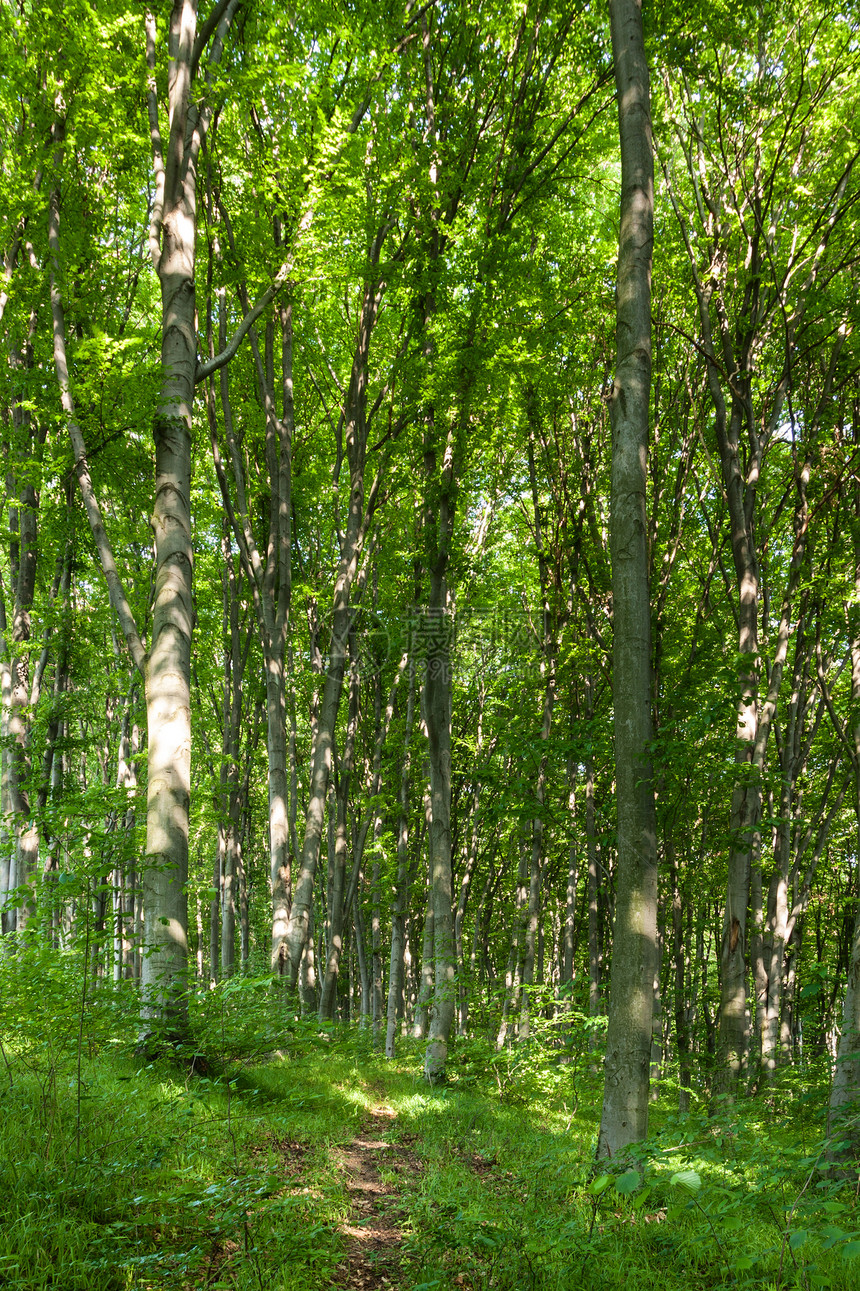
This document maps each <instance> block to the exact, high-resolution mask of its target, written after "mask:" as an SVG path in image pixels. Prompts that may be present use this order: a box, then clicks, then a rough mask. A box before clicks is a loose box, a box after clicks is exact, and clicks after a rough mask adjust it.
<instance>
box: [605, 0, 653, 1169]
mask: <svg viewBox="0 0 860 1291" xmlns="http://www.w3.org/2000/svg"><path fill="white" fill-rule="evenodd" d="M609 12H610V18H611V23H612V48H613V60H614V64H615V79H616V86H617V90H618V115H619V136H620V141H621V172H622V173H621V229H620V235H619V251H618V284H617V296H616V348H617V367H616V376H615V381H614V384H613V390H612V395H611V397H610V405H609V406H610V415H611V419H612V432H613V433H612V439H613V444H612V504H611V532H610V540H611V547H612V592H613V638H614V639H613V687H614V692H613V693H614V704H615V721H614V729H615V765H616V786H617V789H616V793H617V812H618V869H617V894H616V903H615V930H614V937H613V945H612V973H611V988H610V1002H609V1031H608V1034H607V1041H606V1062H605V1069H604V1072H605V1074H604V1091H603V1113H602V1117H601V1124H600V1135H599V1138H598V1148H597V1151H598V1155H599V1156H603V1157H610V1158H612V1157H615V1156H618V1155H619V1154H621V1153H623V1151H624V1149H625V1148H626V1147H627V1146H628V1145H629V1144H630V1143H633V1142H635V1141H637V1140H639V1139H642V1138H644V1137H645V1135H646V1134H647V1132H648V1065H649V1058H650V1052H651V1016H652V1008H653V983H654V965H655V951H656V936H657V928H656V919H657V847H656V826H655V820H654V792H653V785H652V776H651V769H650V764H649V754H648V746H649V744H650V742H651V739H652V726H651V633H650V626H651V613H650V604H649V594H648V553H647V547H646V541H647V517H646V510H645V466H646V458H647V448H648V426H649V396H650V385H651V306H650V301H651V260H652V252H653V204H654V181H653V162H652V153H651V124H650V120H651V118H650V91H649V78H648V64H647V61H646V58H645V46H644V38H643V33H642V12H641V7H640V4H639V2H638V0H610V4H609Z"/></svg>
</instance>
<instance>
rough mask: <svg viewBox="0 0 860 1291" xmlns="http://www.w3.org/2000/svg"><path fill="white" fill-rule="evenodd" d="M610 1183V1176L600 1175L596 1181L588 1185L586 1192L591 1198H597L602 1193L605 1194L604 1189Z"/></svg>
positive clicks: (593, 1180)
mask: <svg viewBox="0 0 860 1291" xmlns="http://www.w3.org/2000/svg"><path fill="white" fill-rule="evenodd" d="M611 1183H612V1175H611V1174H601V1175H599V1176H598V1177H597V1178H596V1179H592V1181H591V1183H590V1184H589V1185H588V1191H589V1192H590V1193H591V1194H592V1196H594V1197H599V1196H600V1194H601V1193H602V1192H606V1189H607V1188H608V1187H609V1185H610V1184H611Z"/></svg>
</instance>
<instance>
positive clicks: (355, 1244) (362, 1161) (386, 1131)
mask: <svg viewBox="0 0 860 1291" xmlns="http://www.w3.org/2000/svg"><path fill="white" fill-rule="evenodd" d="M393 1121H394V1112H393V1111H392V1110H391V1108H390V1107H386V1106H385V1104H382V1103H380V1104H378V1105H377V1106H375V1107H373V1108H371V1110H370V1112H369V1113H368V1115H367V1117H366V1119H365V1121H364V1123H363V1124H362V1126H361V1129H360V1130H359V1132H358V1134H357V1135H356V1137H355V1138H354V1139H353V1141H352V1142H351V1143H350V1144H349V1145H348V1146H346V1147H343V1148H340V1149H338V1151H337V1154H336V1156H337V1160H338V1161H339V1163H340V1165H341V1167H342V1169H343V1170H344V1171H345V1172H346V1176H347V1184H346V1187H347V1191H348V1193H349V1198H350V1202H351V1211H350V1215H349V1218H348V1220H347V1221H346V1222H345V1223H343V1224H342V1225H341V1232H342V1233H343V1237H344V1241H345V1244H346V1255H345V1257H344V1259H343V1260H342V1261H341V1263H340V1264H339V1265H338V1270H337V1277H336V1280H335V1282H334V1283H333V1284H332V1285H333V1286H335V1287H340V1288H350V1289H351V1291H378V1289H380V1288H384V1287H388V1288H398V1287H400V1286H401V1285H402V1284H401V1281H400V1270H401V1259H402V1253H401V1243H402V1240H403V1238H402V1234H401V1231H400V1228H399V1226H398V1224H397V1222H396V1219H395V1218H394V1216H393V1214H392V1211H393V1209H394V1207H395V1206H396V1203H397V1200H398V1195H399V1194H398V1190H397V1186H396V1185H395V1184H394V1183H393V1182H391V1181H390V1180H386V1179H383V1178H382V1175H381V1173H380V1171H383V1172H385V1173H386V1174H391V1173H394V1174H396V1175H398V1176H401V1177H402V1178H403V1180H404V1182H407V1181H408V1180H409V1179H410V1178H413V1177H414V1175H415V1174H416V1173H417V1171H418V1169H419V1163H418V1161H417V1160H416V1158H414V1157H412V1156H411V1155H410V1154H409V1152H408V1150H407V1149H406V1148H404V1147H402V1146H400V1145H399V1144H397V1145H395V1144H392V1143H391V1141H390V1138H391V1130H392V1126H393Z"/></svg>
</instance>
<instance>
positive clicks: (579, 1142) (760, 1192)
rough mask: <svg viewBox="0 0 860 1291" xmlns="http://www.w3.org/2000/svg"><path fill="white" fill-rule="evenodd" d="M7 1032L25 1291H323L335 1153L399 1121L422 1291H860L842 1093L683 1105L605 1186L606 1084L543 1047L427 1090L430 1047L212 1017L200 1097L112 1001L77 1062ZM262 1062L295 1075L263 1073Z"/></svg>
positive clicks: (7, 1205) (334, 1214) (206, 1022)
mask: <svg viewBox="0 0 860 1291" xmlns="http://www.w3.org/2000/svg"><path fill="white" fill-rule="evenodd" d="M228 1004H229V997H228ZM10 1008H11V1006H9V1007H8V1008H7V1011H6V1013H5V1015H4V1017H3V1019H2V1021H3V1024H4V1031H3V1037H4V1050H3V1052H4V1055H5V1064H4V1065H2V1066H0V1077H2V1085H1V1086H0V1117H2V1126H3V1133H2V1138H0V1142H2V1153H0V1287H2V1288H4V1289H5V1288H10V1289H14V1291H44V1289H45V1288H51V1287H56V1288H58V1289H62V1291H96V1289H98V1291H168V1289H170V1291H173V1289H176V1291H179V1289H185V1288H194V1289H195V1291H197V1289H198V1288H213V1291H214V1289H218V1291H223V1289H225V1288H235V1289H236V1291H254V1289H256V1291H262V1289H263V1288H265V1291H306V1289H307V1291H311V1289H313V1291H318V1289H320V1288H325V1287H326V1286H328V1285H330V1284H331V1283H332V1280H333V1279H334V1277H335V1269H336V1266H337V1264H338V1261H339V1260H340V1259H341V1258H342V1255H343V1250H344V1247H343V1242H342V1238H341V1235H340V1229H339V1224H340V1222H341V1221H342V1220H343V1219H344V1218H345V1217H346V1216H347V1214H348V1213H349V1201H348V1198H347V1195H346V1193H345V1189H344V1180H343V1175H342V1172H341V1171H339V1169H338V1167H337V1161H336V1149H337V1147H338V1145H340V1144H344V1143H349V1142H350V1141H351V1139H352V1138H353V1137H354V1135H355V1133H356V1130H357V1128H358V1126H359V1125H360V1124H361V1123H362V1120H363V1118H364V1117H365V1116H366V1114H367V1111H368V1109H369V1108H370V1107H372V1106H373V1105H374V1104H375V1103H377V1102H379V1101H381V1100H384V1101H386V1102H387V1103H388V1104H389V1105H390V1107H391V1108H392V1109H393V1110H394V1111H395V1112H396V1120H395V1121H393V1122H392V1126H391V1134H392V1137H393V1138H394V1140H395V1141H398V1140H399V1142H400V1146H401V1163H400V1168H399V1169H394V1168H391V1169H388V1167H386V1169H387V1174H386V1177H387V1178H389V1179H390V1180H391V1181H392V1184H393V1185H394V1186H396V1187H397V1189H398V1190H399V1202H398V1212H397V1218H398V1220H399V1223H400V1225H401V1228H402V1231H403V1233H404V1247H403V1252H402V1260H403V1265H402V1275H401V1280H400V1282H399V1284H398V1285H399V1286H402V1287H403V1288H405V1289H406V1291H415V1289H416V1288H419V1287H422V1288H424V1289H425V1291H454V1289H455V1288H462V1287H471V1288H475V1289H477V1288H480V1289H481V1291H485V1289H486V1291H527V1289H529V1288H533V1289H534V1291H563V1289H567V1288H571V1289H573V1288H579V1287H588V1288H595V1291H599V1289H600V1288H618V1287H627V1286H630V1287H633V1286H637V1287H638V1286H645V1287H647V1286H648V1285H649V1284H650V1283H654V1284H655V1285H656V1284H659V1286H660V1287H661V1288H665V1289H666V1291H673V1289H675V1288H677V1289H678V1291H682V1289H683V1291H691V1289H695V1288H718V1287H735V1286H737V1287H756V1288H777V1287H780V1288H794V1287H798V1288H812V1287H816V1286H820V1287H830V1288H833V1289H834V1291H853V1289H856V1288H860V1263H858V1260H857V1252H858V1251H860V1213H858V1209H857V1194H856V1188H854V1189H852V1188H851V1187H850V1186H849V1185H847V1184H845V1183H844V1182H843V1181H840V1180H838V1179H832V1178H831V1176H830V1173H829V1171H828V1170H827V1168H826V1166H825V1163H824V1161H823V1158H822V1156H821V1152H820V1148H821V1136H822V1128H823V1127H822V1124H821V1119H820V1118H821V1112H822V1108H823V1105H824V1101H825V1096H826V1087H825V1085H824V1084H823V1083H822V1079H821V1074H820V1073H805V1074H804V1075H803V1076H802V1077H801V1076H800V1075H799V1074H798V1073H796V1072H793V1073H788V1074H787V1075H786V1076H785V1077H784V1078H783V1080H782V1082H781V1083H780V1085H779V1086H778V1087H777V1088H776V1089H775V1090H774V1091H773V1092H772V1094H770V1095H769V1096H768V1097H767V1099H764V1098H760V1099H758V1100H755V1101H751V1102H749V1103H740V1104H736V1105H734V1106H726V1107H725V1108H723V1109H721V1110H720V1111H719V1112H718V1114H716V1115H710V1116H709V1115H707V1114H706V1112H705V1110H704V1109H699V1110H696V1111H694V1112H693V1113H692V1114H690V1115H689V1116H687V1117H685V1118H679V1117H678V1116H677V1114H676V1113H674V1112H673V1106H674V1105H675V1104H676V1090H674V1089H673V1087H672V1085H671V1083H670V1082H668V1081H667V1082H665V1083H664V1084H663V1085H662V1086H661V1090H660V1098H659V1099H658V1101H657V1102H656V1103H655V1104H654V1107H653V1115H652V1138H651V1140H650V1141H649V1142H648V1143H647V1144H644V1145H642V1146H641V1147H640V1148H639V1149H637V1151H636V1153H635V1154H632V1155H631V1157H630V1159H629V1160H626V1161H624V1162H619V1163H617V1164H613V1166H612V1167H611V1168H610V1169H607V1170H602V1169H601V1170H595V1168H594V1164H593V1151H594V1143H595V1139H596V1134H597V1121H598V1115H599V1108H600V1096H601V1087H600V1081H599V1079H598V1078H597V1077H596V1076H594V1075H593V1074H590V1073H589V1071H588V1069H587V1063H586V1062H585V1061H582V1062H579V1063H578V1064H576V1063H573V1064H571V1063H561V1062H560V1061H559V1058H558V1052H557V1051H556V1050H554V1049H552V1048H550V1047H548V1046H547V1047H543V1046H542V1045H541V1044H540V1043H536V1044H534V1045H533V1046H532V1047H531V1048H529V1049H528V1050H526V1051H521V1052H505V1053H503V1054H501V1055H497V1054H496V1053H495V1051H494V1049H493V1048H492V1047H491V1046H490V1045H489V1044H484V1043H482V1042H478V1041H469V1042H461V1043H460V1044H458V1045H457V1046H455V1047H454V1050H453V1055H452V1064H451V1069H450V1080H449V1082H448V1083H447V1084H446V1085H445V1086H444V1087H442V1088H441V1089H430V1088H428V1087H427V1086H426V1085H425V1084H424V1082H423V1080H422V1078H421V1053H420V1051H419V1050H418V1049H417V1048H415V1047H413V1046H412V1045H411V1044H409V1043H404V1044H403V1045H402V1047H401V1054H400V1056H399V1058H398V1059H397V1061H396V1062H394V1063H387V1062H385V1061H384V1059H382V1058H381V1057H380V1056H379V1054H378V1053H376V1052H374V1051H373V1049H372V1047H371V1045H370V1042H369V1038H368V1036H367V1035H366V1034H357V1033H355V1032H353V1033H346V1032H343V1033H333V1034H327V1035H320V1034H319V1033H318V1031H317V1028H316V1027H314V1026H307V1027H303V1026H302V1025H301V1024H297V1023H294V1022H291V1023H290V1026H289V1028H288V1027H287V1026H286V1025H285V1024H284V1023H283V1022H282V1021H281V1022H279V1021H278V1020H277V1016H276V1015H273V1013H272V1011H271V1006H270V1004H269V1002H268V1000H267V999H265V998H264V997H262V996H261V995H260V994H259V993H258V994H257V996H256V997H255V1002H254V1003H253V1007H252V1006H251V1004H249V997H248V995H247V994H246V995H245V996H242V995H237V998H236V1002H235V1007H234V1005H232V1004H229V1007H227V1006H224V1004H223V1001H222V1007H221V1008H220V1010H218V1009H215V1007H214V1005H213V1004H212V1002H211V1001H206V1002H205V1007H204V1009H203V1010H202V1011H198V1016H197V1018H196V1024H197V1026H198V1029H199V1033H200V1034H201V1039H202V1043H201V1047H202V1048H203V1050H204V1051H205V1052H206V1053H207V1054H210V1055H214V1056H216V1057H218V1056H220V1061H218V1062H215V1063H212V1064H211V1067H210V1074H209V1075H208V1076H205V1077H201V1076H199V1075H193V1074H188V1073H187V1069H184V1068H183V1067H182V1064H181V1063H177V1064H168V1063H158V1062H156V1063H144V1062H142V1061H139V1060H136V1059H135V1058H134V1056H133V1048H132V1037H131V1036H130V1035H129V1033H128V1029H127V1024H126V1023H123V1021H122V1018H121V1016H120V1015H119V1014H118V1013H117V1011H116V1009H115V1007H114V1006H113V1005H111V1006H110V1007H108V1005H107V1004H105V1010H106V1011H105V1012H104V1013H103V1014H100V1013H99V1008H100V1005H99V1002H98V1000H93V1002H92V1005H91V1012H90V1013H89V1014H88V1019H87V1026H86V1028H85V1030H84V1032H79V1033H78V1034H77V1036H76V1033H75V1028H74V1027H72V1026H71V1025H70V1026H69V1027H68V1028H66V1030H65V1031H63V1028H62V1027H59V1028H57V1029H56V1031H55V1032H53V1033H52V1032H50V1031H49V1030H48V1029H46V1024H45V1020H44V1019H42V1020H40V1021H39V1022H38V1029H39V1033H38V1035H34V1034H31V1033H30V1032H28V1030H27V1028H26V1027H25V1026H23V1025H18V1026H17V1028H16V1027H15V1026H13V1025H12V1018H11V1013H10V1011H9V1009H10ZM207 1011H208V1015H207ZM255 1016H256V1025H255V1024H254V1021H253V1019H254V1017H255ZM234 1023H235V1025H234ZM259 1036H263V1037H265V1039H266V1042H267V1043H270V1042H271V1041H272V1040H275V1041H277V1043H278V1048H279V1050H280V1053H281V1054H282V1056H281V1057H276V1058H271V1057H270V1058H268V1059H263V1058H261V1057H260V1055H259V1053H256V1054H255V1044H254V1043H253V1041H254V1038H255V1037H259ZM407 1159H408V1161H410V1162H414V1163H415V1164H414V1168H413V1166H411V1165H409V1164H407ZM854 1181H855V1184H856V1175H855V1180H854Z"/></svg>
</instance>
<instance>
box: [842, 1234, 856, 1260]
mask: <svg viewBox="0 0 860 1291" xmlns="http://www.w3.org/2000/svg"><path fill="white" fill-rule="evenodd" d="M855 1255H860V1242H858V1241H857V1240H856V1239H855V1240H854V1241H851V1242H846V1243H845V1245H844V1246H843V1247H842V1258H843V1260H853V1259H854V1257H855Z"/></svg>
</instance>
